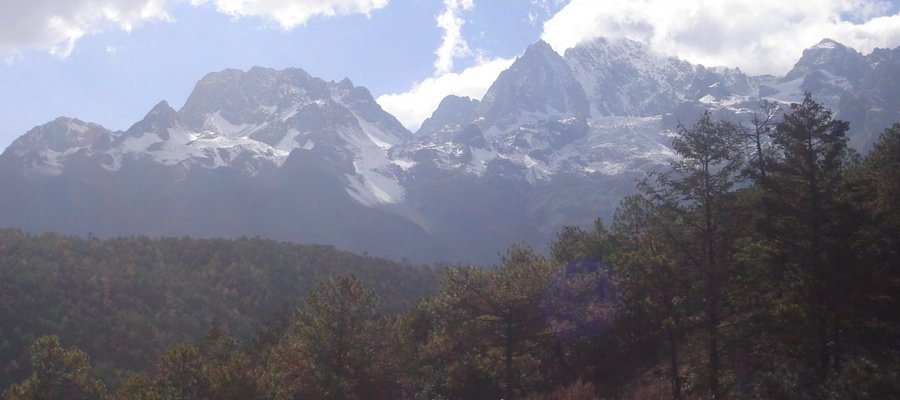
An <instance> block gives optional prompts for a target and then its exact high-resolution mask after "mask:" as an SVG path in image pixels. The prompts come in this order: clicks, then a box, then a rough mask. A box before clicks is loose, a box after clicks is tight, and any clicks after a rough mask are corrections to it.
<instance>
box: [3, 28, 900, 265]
mask: <svg viewBox="0 0 900 400" xmlns="http://www.w3.org/2000/svg"><path fill="white" fill-rule="evenodd" d="M799 56H800V57H799V59H798V60H797V63H796V64H795V65H794V67H793V68H792V69H791V70H790V71H789V72H788V73H787V74H786V75H785V76H771V75H763V76H751V75H747V74H745V73H744V72H742V71H740V70H738V69H734V68H724V67H707V66H703V65H698V64H692V63H689V62H687V61H684V60H681V59H678V58H676V57H670V56H665V55H661V54H658V53H655V52H654V51H652V50H651V49H650V48H649V47H648V46H646V45H644V44H642V43H639V42H635V41H631V40H627V39H604V38H598V39H596V40H593V41H588V42H584V43H581V44H579V45H578V46H576V47H574V48H571V49H569V50H567V51H566V52H565V54H563V55H560V54H558V53H557V52H556V51H554V50H553V49H552V48H551V47H550V46H549V45H548V44H547V43H544V42H537V43H534V44H533V45H531V46H529V47H528V48H527V49H525V50H524V52H523V53H522V55H521V57H518V58H517V59H516V60H515V62H513V63H512V65H510V67H509V69H507V70H505V71H503V72H502V73H500V75H499V76H498V77H497V79H496V80H495V81H494V83H493V84H492V85H491V87H490V89H488V90H487V92H486V93H485V95H484V97H483V98H481V99H468V98H461V97H456V96H448V97H447V98H445V99H444V100H443V101H442V102H441V103H440V104H439V106H438V108H437V109H435V110H434V113H433V114H432V115H431V117H430V118H428V119H427V120H425V121H423V123H422V126H421V127H420V128H419V129H418V130H417V131H416V132H411V131H409V130H408V129H406V128H405V127H404V126H403V125H402V124H401V123H400V122H399V121H398V120H397V119H396V118H395V117H394V116H393V115H391V114H389V113H388V112H386V111H385V110H383V109H382V108H381V106H380V105H379V104H378V103H377V102H376V100H375V98H373V97H372V95H371V93H369V91H368V90H367V89H366V88H364V87H361V86H355V85H354V84H353V83H352V82H351V81H350V80H349V79H345V80H342V81H339V82H330V81H325V80H322V79H320V78H316V77H313V76H311V75H309V74H308V73H307V72H305V71H303V70H302V69H299V68H290V69H285V70H273V69H267V68H260V67H254V68H251V69H250V70H247V71H238V70H233V69H229V70H224V71H219V72H213V73H210V74H208V75H206V76H205V77H203V79H201V80H200V81H198V82H197V84H196V85H195V86H194V89H193V91H192V92H191V93H190V95H189V96H188V97H187V99H186V101H185V103H184V105H183V106H182V107H181V108H179V109H177V110H176V109H175V108H173V107H172V106H170V105H169V104H168V103H167V102H165V101H162V102H160V103H159V104H158V105H157V106H155V107H153V108H152V109H151V110H150V111H149V112H148V113H147V114H146V115H145V117H144V118H142V119H141V120H140V121H137V122H135V123H134V124H133V125H132V126H131V127H129V128H128V129H127V130H124V131H114V130H110V129H107V128H105V127H103V126H101V125H98V124H95V123H90V122H84V121H80V120H78V119H75V118H67V117H61V118H57V119H55V120H53V121H50V122H48V123H46V124H43V125H41V126H37V127H35V128H33V129H31V130H30V131H28V132H27V133H25V134H24V135H22V136H21V137H19V138H18V139H16V140H15V141H14V142H13V143H12V144H11V145H10V146H9V147H8V148H7V149H6V150H5V151H4V152H3V154H2V155H0V188H3V190H0V226H2V227H7V228H20V229H23V230H25V231H27V232H47V231H52V232H60V233H65V234H78V235H87V234H88V233H89V232H93V233H94V234H95V235H97V236H98V237H101V238H108V237H117V236H130V235H150V236H174V237H180V236H183V235H188V236H191V237H198V238H199V237H203V238H214V237H225V238H235V237H240V236H261V237H265V238H270V239H276V240H285V241H291V242H297V243H321V244H330V245H334V246H337V247H340V248H342V249H347V250H351V251H354V252H357V253H368V254H371V255H374V256H378V257H386V258H390V259H395V260H399V259H403V258H407V259H409V260H413V261H416V262H428V263H433V262H449V263H458V262H472V263H480V264H487V263H491V262H493V261H494V259H495V258H496V255H497V253H498V252H500V251H502V249H504V248H506V247H508V246H510V245H512V244H514V243H518V242H523V241H524V242H527V243H529V244H531V245H532V246H539V245H543V244H545V243H547V242H549V241H550V240H552V239H553V234H554V233H555V232H557V231H558V230H559V229H560V228H561V227H562V226H564V225H578V226H587V225H590V224H591V222H592V221H593V220H594V219H595V218H596V217H598V216H602V217H604V218H606V219H610V218H611V217H612V215H613V213H614V212H615V209H616V205H617V204H618V203H619V201H621V200H622V199H623V198H624V197H625V196H628V195H631V194H634V193H635V190H634V189H635V188H634V181H635V179H640V178H641V177H642V176H644V175H645V174H647V173H651V172H654V171H661V170H663V169H665V168H666V167H668V165H669V163H670V162H671V161H673V160H675V158H676V152H675V151H674V149H673V148H672V138H673V137H674V136H675V134H676V131H677V130H678V125H679V123H682V124H684V125H687V126H690V125H693V123H694V122H696V121H697V120H699V119H700V117H701V116H702V115H703V113H704V112H706V111H709V112H711V113H712V114H713V116H714V117H715V119H717V120H727V121H731V122H743V123H744V125H745V126H750V125H751V124H752V122H751V121H752V119H753V118H754V116H756V115H757V114H759V112H760V109H759V105H760V102H762V101H768V102H770V103H774V104H777V105H778V106H780V108H781V110H782V111H784V110H787V109H788V108H789V107H790V104H791V103H796V102H800V101H802V100H803V96H804V93H805V92H808V93H811V94H812V95H813V98H814V99H815V100H816V101H818V102H821V103H823V104H824V105H825V106H826V107H828V108H830V109H831V110H833V111H834V115H835V117H836V118H838V119H841V120H844V121H848V122H850V130H849V131H848V132H847V137H848V139H849V143H850V146H851V147H853V148H855V149H857V150H859V151H860V152H863V153H864V152H866V151H868V150H869V149H870V148H871V147H872V145H874V143H875V139H876V138H877V136H878V135H879V134H880V133H881V132H882V131H883V130H884V129H886V128H888V127H890V126H891V125H892V124H893V123H895V122H897V121H900V79H897V76H900V48H895V49H875V50H873V51H872V52H871V53H870V54H868V55H863V54H860V53H859V52H857V51H856V50H853V49H851V48H848V47H846V46H843V45H841V44H839V43H836V42H834V41H831V40H823V41H822V42H820V43H819V44H817V45H815V46H813V47H810V48H808V49H806V50H805V51H804V52H803V54H802V55H799ZM135 111H137V110H135ZM73 117H77V116H73ZM779 118H781V115H780V114H779V115H774V116H773V119H776V120H777V119H779Z"/></svg>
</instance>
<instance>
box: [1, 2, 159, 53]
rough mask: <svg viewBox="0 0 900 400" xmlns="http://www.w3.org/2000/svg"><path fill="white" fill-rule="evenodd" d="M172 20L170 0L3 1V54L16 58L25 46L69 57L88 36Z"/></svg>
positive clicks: (128, 29)
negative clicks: (99, 32) (168, 5)
mask: <svg viewBox="0 0 900 400" xmlns="http://www.w3.org/2000/svg"><path fill="white" fill-rule="evenodd" d="M168 19H169V14H168V12H167V11H166V0H65V1H59V0H29V1H10V0H3V1H0V54H3V55H5V56H6V57H13V56H14V55H15V54H16V53H18V52H19V51H21V49H23V48H37V49H42V50H47V51H49V52H50V53H51V54H54V55H56V56H59V57H67V56H68V55H69V54H71V53H72V50H73V49H74V48H75V42H76V41H78V39H80V38H81V37H83V36H85V35H89V34H92V33H96V32H98V31H101V30H103V29H107V28H110V27H117V28H119V29H123V30H126V31H130V30H131V29H133V28H134V27H137V26H138V25H140V24H142V23H144V22H146V21H151V20H168Z"/></svg>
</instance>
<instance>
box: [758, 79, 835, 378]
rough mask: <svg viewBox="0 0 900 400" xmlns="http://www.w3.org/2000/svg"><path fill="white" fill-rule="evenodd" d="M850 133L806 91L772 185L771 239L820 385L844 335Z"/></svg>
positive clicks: (795, 108)
mask: <svg viewBox="0 0 900 400" xmlns="http://www.w3.org/2000/svg"><path fill="white" fill-rule="evenodd" d="M848 128H849V125H848V124H847V123H846V122H844V121H839V120H835V119H833V118H832V114H831V111H830V110H828V109H826V108H825V107H823V106H822V105H821V104H819V103H816V102H815V101H814V100H813V99H812V97H811V95H810V94H809V93H807V94H806V96H805V98H804V99H803V102H801V103H798V104H793V105H791V112H790V113H789V114H787V115H786V116H785V117H784V119H783V120H782V122H781V123H779V124H778V125H777V126H776V129H775V132H774V134H773V138H774V142H775V144H776V145H777V146H778V150H779V152H780V153H781V156H782V157H781V159H780V160H779V161H778V162H777V163H775V164H774V165H773V166H772V174H771V179H769V180H768V182H767V183H768V185H769V189H768V190H767V193H768V201H767V204H768V205H769V207H770V213H771V215H772V217H773V221H772V227H771V229H772V232H771V233H770V236H771V237H772V238H773V240H774V247H775V248H776V249H778V253H779V254H778V255H777V257H778V259H777V260H776V262H778V263H779V264H781V267H782V268H784V270H785V274H784V275H783V276H784V278H785V283H786V284H787V285H788V286H787V287H782V288H781V291H782V292H783V293H785V294H786V295H787V296H789V297H792V298H793V300H788V303H791V302H794V303H796V304H798V305H799V306H800V309H801V315H799V316H798V317H799V318H800V320H799V321H797V322H799V323H800V324H799V326H805V327H807V328H808V330H807V331H805V332H797V334H798V335H800V336H802V337H807V338H810V339H811V342H812V343H809V344H810V345H809V346H807V347H806V348H805V349H804V350H805V353H806V356H804V357H806V359H807V360H808V361H810V362H811V364H812V365H813V366H814V369H815V370H816V371H817V375H818V378H819V379H820V380H822V379H825V378H826V376H827V374H828V372H829V368H830V367H832V366H833V367H835V368H838V367H839V364H838V363H839V359H838V358H837V357H836V349H837V348H838V347H840V343H841V331H842V330H843V329H844V326H843V325H842V323H841V316H840V314H841V312H840V310H839V308H840V302H841V298H842V297H843V296H844V295H845V294H846V293H845V291H844V290H843V289H844V288H843V285H842V283H843V281H844V278H845V273H846V271H847V269H848V268H850V264H851V262H850V260H848V259H847V257H848V255H849V254H850V253H851V251H850V250H849V249H848V248H847V241H846V240H845V239H846V238H847V237H848V235H849V233H850V232H848V231H847V230H848V228H847V224H848V222H849V221H848V219H847V218H846V215H847V214H846V212H845V211H846V209H845V204H843V203H842V202H841V196H840V193H841V191H842V190H843V184H844V180H843V179H844V174H845V172H846V169H847V167H848V165H849V162H850V153H849V149H848V147H847V138H846V136H845V135H846V132H847V130H848ZM801 356H803V355H801Z"/></svg>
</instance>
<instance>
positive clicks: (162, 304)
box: [0, 230, 439, 387]
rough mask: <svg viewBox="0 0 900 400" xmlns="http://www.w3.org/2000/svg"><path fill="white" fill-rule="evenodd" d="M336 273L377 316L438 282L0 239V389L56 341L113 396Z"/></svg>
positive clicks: (358, 268) (128, 246)
mask: <svg viewBox="0 0 900 400" xmlns="http://www.w3.org/2000/svg"><path fill="white" fill-rule="evenodd" d="M340 274H353V275H354V276H356V277H358V278H359V279H360V280H361V281H362V282H364V283H365V284H366V285H367V286H368V287H370V288H373V289H374V290H375V292H376V293H377V294H378V295H379V297H380V299H381V301H380V306H379V311H381V312H398V311H401V310H405V309H407V308H409V307H410V306H411V305H412V304H414V303H415V302H416V301H417V300H419V299H421V298H423V297H426V296H429V295H432V294H433V293H435V292H436V291H437V286H438V282H439V273H438V272H437V270H435V269H433V268H430V267H423V266H415V265H411V264H404V263H397V262H392V261H387V260H383V259H378V258H374V257H367V256H359V255H355V254H352V253H349V252H345V251H339V250H336V249H335V248H333V247H331V246H308V245H296V244H288V243H279V242H275V241H270V240H262V239H247V238H244V239H235V240H197V239H188V238H182V239H154V238H146V237H132V238H120V239H111V240H105V241H101V240H98V239H94V238H88V239H82V238H78V237H73V236H61V235H56V234H42V235H37V236H34V235H28V234H25V233H22V232H20V231H17V230H0V321H2V324H0V382H2V385H3V386H4V387H5V386H7V385H8V384H9V383H10V382H12V381H15V380H19V379H21V378H23V377H24V376H26V375H27V374H28V346H29V344H30V343H31V342H32V341H34V340H35V339H37V338H38V337H40V336H41V335H58V336H59V337H60V340H61V341H62V343H65V344H68V345H74V346H77V347H78V348H80V349H82V350H84V351H85V352H87V353H88V354H89V355H90V356H91V358H92V359H93V361H94V367H95V370H96V372H97V376H100V377H102V378H103V380H104V381H105V382H106V383H107V384H109V385H111V386H118V384H119V383H120V382H121V381H122V380H123V379H124V378H125V377H126V376H127V375H128V374H129V373H130V372H131V371H134V370H141V369H146V368H150V367H151V366H152V365H153V363H154V362H155V360H156V359H157V358H158V357H159V356H161V355H162V354H163V353H164V352H165V351H166V350H167V349H169V348H171V347H173V346H175V345H177V344H180V343H194V342H197V341H198V340H200V339H202V338H203V337H204V336H205V335H206V334H208V333H209V332H210V331H211V330H213V328H215V329H222V330H224V331H227V332H229V333H230V334H231V335H234V336H235V337H238V338H240V339H241V340H245V339H249V338H253V337H254V336H255V335H257V334H258V333H259V332H260V331H261V330H262V329H266V328H265V327H266V326H267V325H271V324H279V323H285V322H284V321H286V320H287V319H289V318H290V316H291V315H293V313H294V310H295V309H297V308H298V307H300V306H301V305H302V304H303V298H304V297H305V296H306V294H307V293H309V291H310V290H312V288H314V287H315V286H316V285H317V284H318V283H320V282H322V281H325V280H327V279H328V278H329V277H332V276H336V275H340Z"/></svg>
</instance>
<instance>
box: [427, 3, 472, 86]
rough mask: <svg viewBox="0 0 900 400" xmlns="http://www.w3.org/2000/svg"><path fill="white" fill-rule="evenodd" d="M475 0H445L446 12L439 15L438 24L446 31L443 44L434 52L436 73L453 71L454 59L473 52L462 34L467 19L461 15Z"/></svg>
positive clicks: (470, 7) (442, 40)
mask: <svg viewBox="0 0 900 400" xmlns="http://www.w3.org/2000/svg"><path fill="white" fill-rule="evenodd" d="M473 6H474V4H473V0H444V12H442V13H440V14H439V15H438V16H437V26H438V28H441V29H442V30H443V31H444V35H443V38H442V39H441V45H440V47H438V49H437V50H436V51H435V52H434V53H435V55H436V56H437V59H435V60H434V69H435V75H441V74H446V73H449V72H452V71H453V60H454V59H456V58H458V57H466V56H469V55H471V54H472V51H471V50H470V49H469V44H468V43H467V42H466V40H465V39H464V38H463V36H462V27H463V25H464V24H465V21H464V20H463V19H462V18H461V17H460V16H459V14H460V12H461V11H464V10H470V9H472V7H473Z"/></svg>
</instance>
